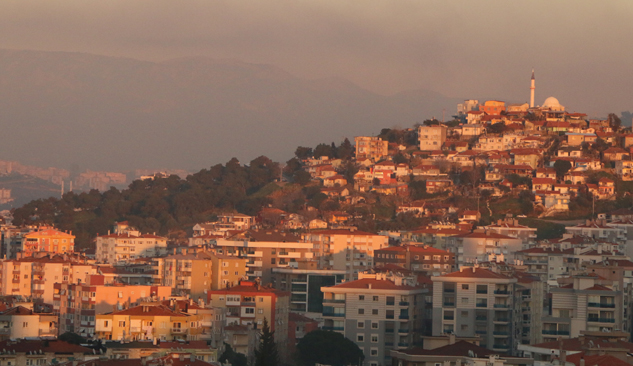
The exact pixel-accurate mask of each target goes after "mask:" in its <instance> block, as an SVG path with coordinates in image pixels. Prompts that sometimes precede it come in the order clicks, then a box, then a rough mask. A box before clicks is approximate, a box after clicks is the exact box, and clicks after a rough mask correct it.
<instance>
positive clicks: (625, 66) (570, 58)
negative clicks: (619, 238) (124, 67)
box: [0, 0, 633, 115]
mask: <svg viewBox="0 0 633 366" xmlns="http://www.w3.org/2000/svg"><path fill="white" fill-rule="evenodd" d="M632 15H633V2H631V1H628V0H622V1H604V2H599V3H597V2H595V1H582V0H580V1H579V0H573V1H555V2H553V1H549V0H546V1H506V0H503V1H497V0H494V1H492V0H482V1H470V0H467V1H459V0H454V1H423V0H415V1H411V0H399V1H375V0H363V1H360V0H357V1H340V0H267V1H261V0H240V1H235V0H228V1H219V0H218V1H212V0H200V1H198V0H179V1H173V0H169V1H166V0H151V1H149V0H133V1H130V0H109V1H86V0H57V1H41V0H40V1H31V0H4V1H2V3H1V4H0V32H1V33H2V34H3V37H1V38H0V48H11V49H32V50H48V51H77V52H88V53H95V54H102V55H107V56H124V57H132V58H137V59H142V60H152V61H159V60H166V59H170V58H175V57H182V56H193V55H201V56H208V57H213V58H233V59H239V60H241V61H246V62H254V63H266V64H273V65H276V66H278V67H281V68H282V69H284V70H286V71H288V72H291V73H293V74H295V75H296V76H299V77H305V78H321V77H332V76H337V77H343V78H346V79H349V80H350V81H352V82H354V83H356V84H358V85H360V86H362V87H364V88H367V89H370V90H372V91H374V92H379V93H382V94H391V93H397V92H400V91H403V90H408V89H417V88H425V89H430V90H433V91H437V92H439V93H442V94H444V95H446V96H449V97H463V98H498V99H504V100H510V101H527V100H528V98H529V94H528V92H527V90H528V83H529V76H530V72H531V69H532V68H533V67H534V68H535V69H536V75H537V96H536V100H537V103H542V101H543V100H545V98H547V97H548V96H556V97H557V98H558V99H559V100H560V102H561V103H562V104H563V105H566V106H567V107H568V108H569V109H570V110H575V111H585V112H587V113H589V114H598V115H600V114H605V113H608V112H611V111H612V112H617V113H619V112H621V111H624V110H630V109H633V106H632V105H631V104H632V102H631V101H630V96H631V94H632V93H631V91H632V89H633V86H632V85H633V83H632V82H633V73H631V72H629V70H630V65H631V63H632V60H633V48H631V47H630V37H631V35H633V21H631V16H632Z"/></svg>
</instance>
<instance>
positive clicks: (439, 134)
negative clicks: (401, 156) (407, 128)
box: [418, 125, 446, 151]
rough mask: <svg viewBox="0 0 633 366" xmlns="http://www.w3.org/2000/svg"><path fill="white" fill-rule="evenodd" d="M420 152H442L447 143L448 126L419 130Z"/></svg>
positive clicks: (426, 127)
mask: <svg viewBox="0 0 633 366" xmlns="http://www.w3.org/2000/svg"><path fill="white" fill-rule="evenodd" d="M418 139H419V141H420V150H423V151H428V150H440V149H441V148H442V144H444V141H446V126H441V125H436V126H420V127H419V129H418Z"/></svg>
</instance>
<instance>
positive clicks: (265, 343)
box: [255, 318, 279, 366]
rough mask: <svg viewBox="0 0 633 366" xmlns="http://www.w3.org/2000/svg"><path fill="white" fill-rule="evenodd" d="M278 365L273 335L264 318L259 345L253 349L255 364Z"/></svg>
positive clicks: (256, 365)
mask: <svg viewBox="0 0 633 366" xmlns="http://www.w3.org/2000/svg"><path fill="white" fill-rule="evenodd" d="M277 365H279V352H277V345H276V344H275V336H274V335H273V333H272V332H271V331H270V327H269V326H268V320H267V319H266V318H264V325H263V326H262V336H261V338H260V340H259V347H257V349H256V350H255V366H277Z"/></svg>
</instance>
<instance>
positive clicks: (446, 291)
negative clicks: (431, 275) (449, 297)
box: [444, 288, 455, 294]
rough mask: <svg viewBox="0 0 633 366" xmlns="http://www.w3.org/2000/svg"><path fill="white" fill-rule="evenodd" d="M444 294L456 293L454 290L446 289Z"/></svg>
mask: <svg viewBox="0 0 633 366" xmlns="http://www.w3.org/2000/svg"><path fill="white" fill-rule="evenodd" d="M444 293H447V294H453V293H455V289H454V288H445V289H444Z"/></svg>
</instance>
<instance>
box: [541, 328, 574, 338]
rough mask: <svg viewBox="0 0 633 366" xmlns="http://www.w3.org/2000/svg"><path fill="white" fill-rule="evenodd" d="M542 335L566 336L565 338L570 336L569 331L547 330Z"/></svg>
mask: <svg viewBox="0 0 633 366" xmlns="http://www.w3.org/2000/svg"><path fill="white" fill-rule="evenodd" d="M542 334H545V335H565V336H568V335H569V331H568V330H547V329H543V332H542Z"/></svg>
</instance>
